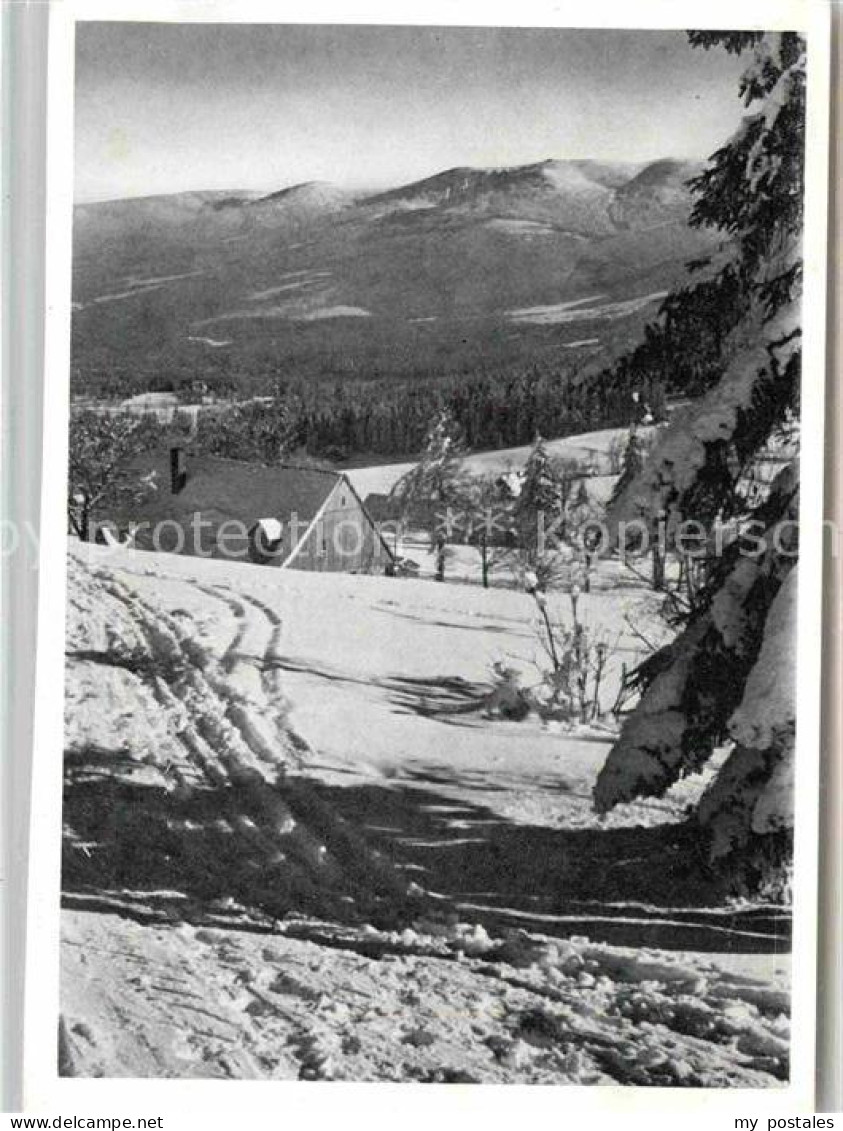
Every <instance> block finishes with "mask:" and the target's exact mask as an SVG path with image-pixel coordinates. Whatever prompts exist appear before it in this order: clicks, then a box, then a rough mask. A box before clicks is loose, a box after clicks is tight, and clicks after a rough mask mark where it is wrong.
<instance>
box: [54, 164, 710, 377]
mask: <svg viewBox="0 0 843 1131" xmlns="http://www.w3.org/2000/svg"><path fill="white" fill-rule="evenodd" d="M695 171H696V168H695V167H694V166H692V165H688V164H683V163H677V162H673V161H659V162H655V163H653V164H651V165H647V166H645V167H643V168H641V167H633V166H628V165H620V164H618V165H612V164H605V163H599V162H590V161H545V162H541V163H539V164H535V165H527V166H523V167H518V168H513V169H489V170H483V169H452V170H448V171H445V172H442V173H440V174H437V175H436V176H434V177H430V178H427V179H425V180H422V181H419V182H416V183H414V184H410V185H405V186H401V187H398V188H396V189H393V190H390V191H388V192H382V193H378V194H376V195H370V196H364V197H355V196H353V195H352V194H349V193H347V192H344V191H343V190H342V189H339V188H337V187H336V186H332V185H329V184H325V183H309V184H304V185H294V186H290V187H285V188H281V189H280V190H278V191H276V192H272V193H269V194H262V195H261V194H256V193H249V192H238V191H232V192H228V193H223V192H214V193H210V192H193V193H181V194H176V195H174V196H166V197H149V198H144V199H132V200H122V201H111V202H104V203H97V204H85V205H80V206H78V207H77V209H76V212H75V223H74V278H73V306H74V316H73V371H74V382H75V390H76V391H77V392H86V391H96V387H97V386H96V379H97V374H102V373H106V372H107V373H109V374H111V375H115V374H116V376H117V379H118V380H122V381H124V382H125V386H124V387H125V388H126V391H127V392H138V391H141V390H142V389H143V388H146V387H149V386H150V384H155V383H157V384H158V385H160V384H161V383H162V381H163V382H166V381H167V380H168V379H169V380H174V381H175V382H176V383H177V384H178V382H179V381H181V380H186V379H189V378H190V377H191V376H192V377H196V378H201V379H202V380H205V381H206V382H209V383H211V384H214V383H217V384H221V385H223V386H225V385H226V384H227V383H228V384H232V383H233V384H234V385H235V386H236V385H237V384H238V382H246V383H249V382H251V385H252V391H255V384H257V386H258V387H259V386H260V385H261V382H263V384H264V385H265V384H266V382H267V381H268V380H269V374H271V373H275V374H278V373H285V374H287V375H296V376H307V377H312V378H317V379H318V378H323V377H338V376H340V377H341V376H346V375H351V376H356V377H366V378H368V377H371V376H418V377H420V378H421V377H428V376H435V375H436V374H438V373H442V374H444V373H453V372H459V371H466V372H472V371H477V370H478V369H481V368H486V369H492V370H493V369H494V368H495V367H497V366H504V365H511V364H516V363H526V362H530V361H533V360H541V359H543V358H544V359H548V358H551V359H554V361H555V362H556V363H558V364H560V365H568V366H570V365H574V364H576V363H577V362H578V361H579V360H581V359H582V358H584V357H591V356H593V355H594V354H595V352H598V353H599V352H600V351H603V352H604V353H606V354H609V353H613V352H615V351H616V350H617V349H618V348H622V347H623V346H625V345H626V344H628V343H629V342H630V341H631V340H632V339H633V338H634V337H635V335H636V334H637V333H638V332H639V330H640V327H641V323H642V321H643V320H645V319H646V317H648V316H652V314H653V313H654V311H655V309H656V307H657V304H658V300H659V298H660V297H661V295H663V294H664V292H665V291H667V290H668V289H669V287H670V286H671V285H673V284H674V283H675V282H676V281H677V280H678V279H679V278H680V277H681V275H682V272H683V267H684V264H685V263H686V262H687V261H688V260H689V259H690V258H693V257H694V256H697V255H699V254H700V253H701V252H702V251H703V250H704V249H706V248H708V247H710V246H711V240H712V237H711V236H710V235H709V234H705V233H700V232H697V231H693V230H691V229H690V228H689V227H688V225H687V217H688V213H689V210H690V195H689V193H688V189H687V186H686V183H685V182H686V181H687V179H688V177H689V176H691V175H692V174H693V173H694V172H695ZM563 347H568V348H567V349H565V350H563Z"/></svg>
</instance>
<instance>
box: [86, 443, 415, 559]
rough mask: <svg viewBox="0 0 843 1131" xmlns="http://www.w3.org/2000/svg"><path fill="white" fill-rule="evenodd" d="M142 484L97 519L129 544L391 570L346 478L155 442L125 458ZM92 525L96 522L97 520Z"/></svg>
mask: <svg viewBox="0 0 843 1131" xmlns="http://www.w3.org/2000/svg"><path fill="white" fill-rule="evenodd" d="M132 467H133V470H134V471H136V473H137V481H138V483H143V484H145V485H146V488H145V490H144V492H143V495H142V497H141V499H140V500H139V501H135V502H132V503H126V504H123V506H122V507H121V510H120V513H114V514H110V515H103V516H102V518H103V519H106V520H108V522H107V525H114V526H118V527H124V528H125V527H127V526H129V525H131V526H132V527H135V528H136V530H135V533H134V545H135V546H136V547H137V548H138V549H149V550H157V551H164V552H171V553H181V554H192V555H196V556H200V557H215V558H225V559H227V560H239V561H252V562H255V563H259V564H262V565H272V566H276V567H279V568H281V569H301V570H317V571H320V572H342V573H391V572H392V568H393V565H394V555H393V552H392V550H391V549H390V546H389V544H388V542H387V540H386V539H385V538H384V537H383V535H382V533H381V531H380V529H379V528H378V525H377V524H376V523H375V522H374V520H373V519H372V518H371V516H370V515H369V513H368V511H367V510H366V507H365V506H364V504H363V502H362V500H361V499H360V497H359V495H358V494H357V492H356V490H355V489H354V487H353V485H352V484H351V482H350V480H349V479H348V477H347V476H346V475H345V474H343V473H342V472H339V471H332V470H326V469H323V468H318V467H310V466H306V465H301V464H281V465H278V466H266V465H263V464H258V463H247V462H244V461H240V460H233V459H226V458H224V457H222V456H212V455H205V454H202V453H191V452H190V451H189V450H188V449H187V448H185V447H172V448H169V449H166V448H163V449H159V450H156V451H153V452H147V453H144V454H143V455H140V456H138V457H137V458H136V459H135V460H134V461H133V463H132ZM100 525H102V524H100Z"/></svg>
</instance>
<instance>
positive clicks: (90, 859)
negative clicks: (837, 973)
mask: <svg viewBox="0 0 843 1131" xmlns="http://www.w3.org/2000/svg"><path fill="white" fill-rule="evenodd" d="M738 7H739V6H738ZM634 10H635V6H634V5H630V8H629V12H630V16H631V17H632V16H633V15H634ZM795 10H798V5H797V6H795ZM686 11H687V9H686ZM701 14H702V13H701ZM738 15H739V14H738V13H737V12H736V13H735V16H736V22H738V26H737V27H736V28H735V29H732V30H729V29H728V27H727V28H726V29H725V30H716V29H712V28H708V27H703V28H695V26H694V24H693V23H689V25H688V27H687V28H685V27H681V28H680V27H664V28H660V27H646V26H643V27H631V26H630V27H624V26H621V25H620V24H619V25H618V26H616V27H593V28H589V27H583V26H580V27H576V26H574V27H562V26H542V27H540V26H534V27H526V26H521V27H511V26H503V25H501V26H489V25H484V26H454V25H452V24H445V23H443V24H442V25H438V24H434V23H431V24H424V25H423V24H421V23H417V24H407V23H395V24H390V23H388V22H387V23H375V22H370V23H342V22H339V21H338V22H333V23H284V22H271V23H270V22H243V21H242V19H241V22H229V21H220V22H207V21H204V22H203V21H202V20H197V21H195V22H188V21H181V22H179V21H178V20H169V21H164V20H160V21H155V20H144V21H142V22H141V21H137V22H133V21H128V20H109V19H97V20H80V21H78V22H77V23H76V24H75V43H74V47H73V55H74V68H75V74H74V79H73V137H72V142H73V169H72V171H71V170H70V169H68V170H67V173H68V176H69V177H72V183H73V205H72V279H70V278H68V279H67V286H68V288H69V294H68V296H67V307H68V311H69V315H70V319H69V322H70V325H69V330H68V334H69V366H68V367H67V370H68V371H67V374H66V375H64V376H63V377H62V378H61V380H63V381H65V382H66V384H65V386H64V387H65V388H66V389H67V394H68V395H67V401H68V403H67V407H66V408H62V409H61V411H62V412H66V417H65V418H64V419H65V420H66V424H67V428H66V432H67V448H66V459H65V453H64V452H63V451H62V452H61V462H62V471H63V473H64V474H66V480H65V482H66V491H64V492H63V495H64V498H63V502H64V503H65V504H66V509H65V510H64V511H62V512H60V511H59V510H58V508H57V509H55V510H54V511H51V512H50V513H49V515H48V516H47V517H46V518H45V519H44V520H43V521H45V522H46V523H47V524H48V526H49V528H50V537H49V555H50V557H51V559H52V560H56V559H58V558H64V556H65V554H66V587H65V585H64V580H65V578H64V575H63V591H64V602H65V603H64V620H65V624H64V640H63V660H62V664H63V671H64V686H63V692H62V694H63V700H62V702H63V708H62V709H63V720H64V721H63V731H64V734H63V743H62V745H63V760H62V763H61V771H59V769H58V761H56V762H55V765H54V767H53V771H52V772H53V773H54V774H55V775H58V774H59V772H60V774H61V778H62V786H61V791H62V801H61V818H60V824H61V895H60V903H61V909H60V945H59V950H60V976H59V985H58V996H59V1007H58V1016H54V1018H53V1022H52V1023H53V1026H54V1029H53V1031H56V1029H57V1032H58V1041H57V1053H56V1054H55V1056H56V1058H57V1059H56V1061H55V1066H54V1071H55V1072H56V1073H57V1075H58V1077H61V1078H68V1077H74V1078H88V1079H93V1078H96V1079H97V1080H98V1081H102V1080H107V1079H113V1078H120V1079H126V1080H128V1079H142V1080H150V1079H153V1078H167V1079H171V1080H172V1079H173V1078H177V1079H182V1080H206V1081H207V1080H209V1079H213V1080H217V1081H225V1080H229V1081H255V1080H260V1081H286V1082H291V1081H299V1082H302V1083H308V1084H311V1085H312V1084H314V1083H320V1082H322V1083H324V1082H334V1081H344V1082H348V1083H369V1084H377V1083H392V1084H399V1083H400V1084H424V1083H426V1084H443V1085H444V1084H448V1085H487V1084H499V1085H500V1084H521V1085H523V1084H529V1085H556V1086H577V1087H579V1088H583V1087H586V1088H592V1089H594V1090H595V1091H599V1090H600V1089H602V1088H605V1087H607V1086H616V1087H617V1086H623V1087H625V1088H626V1089H640V1088H650V1089H707V1090H712V1091H713V1090H717V1089H742V1090H746V1089H750V1090H758V1091H760V1090H767V1091H770V1092H773V1091H776V1090H784V1089H787V1088H788V1087H789V1086H790V1085H791V1083H792V1080H793V1076H792V1057H793V1056H794V1055H796V1053H797V1052H798V1049H796V1048H794V1047H793V1046H792V1043H791V1020H792V1015H793V1011H794V993H793V987H794V981H793V978H794V974H795V970H793V969H792V963H791V950H792V939H793V937H794V934H798V932H799V931H800V930H802V931H803V932H808V931H810V930H811V929H812V921H811V916H812V914H815V913H813V912H812V911H811V906H812V905H811V903H810V897H809V896H808V895H806V899H807V900H808V902H806V903H804V904H799V902H798V899H799V898H800V889H799V885H798V884H797V882H796V880H795V878H794V877H795V875H796V873H795V871H794V852H795V853H796V857H797V861H798V860H799V854H800V851H801V852H803V854H804V859H805V861H806V863H807V865H808V867H809V869H810V868H811V867H814V869H815V865H811V862H810V857H811V853H812V852H813V851H814V846H813V845H812V837H813V835H814V831H813V827H812V824H813V819H810V820H807V821H806V823H805V825H804V833H803V831H802V827H801V826H800V821H799V819H795V817H794V813H795V811H796V812H797V813H798V812H800V810H799V809H796V810H795V803H794V789H795V783H796V782H797V781H798V780H799V779H800V775H801V774H804V775H805V782H806V786H805V788H806V790H807V795H806V796H807V802H806V806H807V807H806V808H805V809H804V810H802V811H804V812H807V813H810V812H812V810H815V809H816V807H817V804H818V801H817V796H816V794H813V795H812V793H811V789H812V786H811V782H812V781H813V780H814V779H813V774H814V769H815V768H814V760H815V758H816V757H817V751H816V749H815V748H814V747H815V746H816V744H817V739H816V728H815V720H814V718H813V708H812V707H811V703H812V700H811V688H810V687H809V688H808V689H807V692H806V694H807V696H808V697H807V699H803V698H801V694H802V693H801V691H800V688H801V683H800V681H801V680H804V679H805V677H806V675H807V674H808V672H809V669H808V668H807V667H804V668H803V667H802V659H801V657H802V656H803V655H805V654H806V653H810V652H811V651H812V646H811V643H810V635H811V633H812V632H813V631H814V630H813V627H812V626H811V625H808V626H807V628H806V626H805V625H804V624H803V623H802V622H801V620H800V617H801V613H800V612H799V610H800V609H802V608H803V604H802V602H803V601H809V600H811V599H812V594H813V593H816V592H818V586H819V571H818V568H817V564H816V555H815V553H814V552H813V551H814V550H815V549H816V544H817V528H818V526H819V523H818V522H815V521H814V519H815V518H816V515H817V511H816V510H814V509H811V510H810V519H811V522H810V529H807V528H806V522H805V514H806V511H805V509H804V508H805V507H806V506H809V507H811V508H813V503H814V501H815V499H816V498H817V497H818V496H817V490H818V486H817V484H818V482H819V479H818V478H817V468H818V466H819V465H818V460H819V461H820V462H821V459H822V457H821V454H819V455H818V453H817V449H821V447H822V434H821V430H818V429H817V427H816V422H817V420H819V421H820V429H821V415H820V416H819V417H818V416H817V415H816V412H815V408H816V402H817V399H818V398H821V396H822V388H821V380H822V378H821V374H820V379H819V384H814V385H811V384H810V382H809V380H808V377H807V370H806V373H805V374H803V365H802V358H803V336H804V335H803V308H804V304H803V276H804V278H805V285H807V281H808V277H809V276H810V271H809V270H807V269H806V270H805V271H803V261H804V260H803V247H804V243H803V235H804V226H805V215H806V213H805V210H806V184H807V182H806V148H807V138H808V131H807V126H806V103H807V96H806V89H807V84H808V80H809V77H810V75H811V68H812V66H813V56H812V50H813V44H812V41H811V40H810V37H807V36H806V34H805V30H804V27H803V26H801V25H799V26H797V24H794V25H793V27H792V29H791V28H788V27H782V26H780V24H779V23H776V24H774V25H773V27H772V30H768V31H765V30H760V28H761V25H752V26H753V30H747V29H746V28H745V27H741V26H740V23H739V20H738ZM282 18H283V15H282V13H281V10H280V9H279V15H278V19H282ZM630 22H631V23H632V22H634V20H633V19H630ZM818 50H819V49H818ZM68 184H69V182H68ZM67 191H68V192H69V191H70V189H69V187H68V190H67ZM69 211H70V210H69V209H68V213H69ZM68 240H70V234H69V233H68ZM70 274H71V272H68V275H70ZM817 314H820V311H819V308H817ZM807 352H808V346H807V343H806V348H805V353H806V355H807ZM58 387H61V386H58ZM57 411H58V409H57ZM809 412H810V413H812V414H813V415H811V416H810V417H808V416H806V414H807V413H809ZM808 419H810V420H811V421H812V422H813V423H812V424H811V425H810V427H809V426H808V425H807V424H806V420H808ZM803 430H805V431H806V436H807V439H808V443H807V444H806V448H813V449H814V451H813V458H812V462H811V464H810V469H811V478H805V476H804V475H803V481H804V485H805V491H804V492H803V494H804V495H805V496H806V498H805V499H803V498H802V497H801V496H800V486H799V485H800V465H802V467H803V470H804V468H805V467H807V466H808V465H807V460H808V459H809V458H810V455H809V453H806V455H805V459H804V460H803V459H802V458H801V451H800V448H801V433H802V431H803ZM65 468H66V472H65ZM808 543H810V544H811V546H812V548H813V549H812V553H811V557H810V561H809V562H808V564H807V565H806V564H805V561H804V556H805V551H804V547H805V546H806V545H807V544H808ZM800 546H802V548H803V564H802V566H800V564H799V562H800ZM45 552H46V550H45V547H42V554H44V553H45ZM43 560H44V559H43V558H42V561H43ZM800 571H801V572H800ZM42 583H43V582H42ZM808 591H810V592H808ZM805 607H806V608H807V607H808V606H807V605H806V606H805ZM810 607H811V608H813V605H812V606H810ZM59 619H61V618H59ZM798 621H800V624H799V633H797V622H798ZM52 627H53V631H57V632H59V633H60V632H61V628H62V626H61V624H60V623H56V624H54V625H53V626H52ZM805 631H807V633H808V636H807V637H806V636H805V635H804V633H805ZM814 650H815V649H814ZM806 662H811V661H806ZM808 682H809V683H811V684H813V685H816V684H817V680H816V677H815V675H814V676H813V677H811V678H810V679H809V680H808ZM51 694H52V695H53V696H55V695H56V694H59V690H58V689H57V688H56V687H55V686H53V687H52V688H51ZM803 702H805V703H807V704H808V707H807V709H806V712H805V715H804V717H803V715H802V714H801V713H799V711H798V710H797V705H798V704H801V703H803ZM800 711H801V707H800ZM797 715H798V716H799V717H797ZM800 744H801V745H800ZM58 757H59V752H58V751H57V752H56V759H58ZM56 835H57V834H56ZM800 836H803V838H804V839H802V840H800ZM800 907H802V908H803V911H805V909H806V916H807V917H805V915H803V919H802V926H800V920H799V917H798V914H796V913H795V909H796V911H797V912H798V909H799V908H800ZM54 915H55V916H56V917H57V918H58V916H59V910H58V908H55V911H54ZM805 938H808V935H807V934H803V939H805ZM809 941H810V940H809ZM794 965H795V964H794ZM805 970H806V971H808V967H807V966H806V967H805ZM805 1047H807V1046H805ZM51 1055H53V1054H52V1050H51ZM222 1091H223V1092H224V1091H225V1089H224V1088H223V1089H222ZM402 1094H403V1093H402Z"/></svg>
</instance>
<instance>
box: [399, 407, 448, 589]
mask: <svg viewBox="0 0 843 1131" xmlns="http://www.w3.org/2000/svg"><path fill="white" fill-rule="evenodd" d="M465 455H466V446H465V441H464V440H463V437H462V433H461V431H460V429H459V426H458V425H457V423H456V422H455V420H454V418H453V417H452V416H451V414H450V413H449V412H447V411H444V412H441V413H440V414H439V415H438V416H437V417H436V419H435V420H434V422H433V424H432V425H431V426H430V428H429V430H428V433H427V436H426V438H425V443H424V449H423V451H422V457H421V459H420V460H419V462H418V463H417V464H416V465H415V467H413V468H411V469H410V471H408V472H407V473H406V475H403V476H402V477H401V478H400V479H399V480H398V482H397V483H396V484H395V486H394V487H393V489H392V492H391V497H392V499H393V500H394V501H395V502H396V503H397V504H398V505H399V507H400V509H401V512H402V514H403V516H404V517H405V519H410V520H412V521H415V522H420V523H421V524H422V525H423V526H424V527H425V529H426V530H427V531H428V533H429V535H430V540H431V545H432V546H433V548H434V550H435V552H436V579H437V581H442V580H444V577H445V561H446V556H447V546H448V540H449V538H450V537H451V535H452V534H453V533H454V532H455V531H456V529H457V528H458V527H459V525H460V524H461V522H462V521H463V519H464V515H463V506H464V502H465V492H466V473H465V471H464V469H463V459H464V458H465Z"/></svg>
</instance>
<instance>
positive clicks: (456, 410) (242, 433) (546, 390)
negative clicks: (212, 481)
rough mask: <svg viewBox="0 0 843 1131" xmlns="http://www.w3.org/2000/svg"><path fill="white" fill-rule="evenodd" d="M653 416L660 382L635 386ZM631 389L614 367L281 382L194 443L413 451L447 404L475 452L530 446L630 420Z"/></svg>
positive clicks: (264, 456)
mask: <svg viewBox="0 0 843 1131" xmlns="http://www.w3.org/2000/svg"><path fill="white" fill-rule="evenodd" d="M635 387H636V388H637V389H638V390H639V391H640V392H641V394H642V399H643V400H644V401H646V403H647V404H648V405H649V406H650V409H651V411H652V413H653V415H654V416H655V417H656V418H659V417H661V416H663V414H664V405H665V397H664V390H663V387H662V386H661V384H660V383H659V382H653V381H642V382H638V383H637V384H636V386H635ZM638 411H639V410H638V406H637V405H636V403H635V400H634V398H633V396H632V387H630V386H624V385H623V384H620V383H617V382H614V381H613V380H612V374H611V371H608V372H607V373H605V374H598V375H596V376H595V377H593V378H591V379H590V380H583V381H575V380H572V379H571V378H570V376H569V375H566V374H564V373H562V374H560V373H558V372H555V371H553V370H550V371H546V370H542V369H541V368H538V367H535V368H533V369H530V370H527V371H525V372H522V373H516V374H512V375H502V374H485V373H481V374H478V375H476V376H473V377H469V378H464V377H463V378H452V379H450V380H442V381H438V382H433V383H427V384H424V385H413V384H409V383H408V384H403V383H398V384H396V383H395V382H387V383H384V384H381V383H378V382H375V383H373V382H366V383H365V384H360V385H348V384H346V383H342V384H336V385H334V386H333V387H332V388H326V387H325V386H322V387H320V388H319V389H318V390H316V391H314V390H313V389H312V388H308V387H307V386H306V385H302V384H301V383H295V384H286V385H279V386H278V387H277V389H276V390H275V393H274V395H273V396H272V397H271V398H270V399H262V400H258V401H251V402H246V403H244V404H240V405H237V406H234V407H230V408H224V409H220V410H218V411H208V412H205V413H202V414H201V415H200V417H199V426H198V430H197V435H196V443H197V445H198V446H199V447H201V448H202V449H204V450H207V451H210V452H214V453H216V454H219V455H227V456H231V457H234V458H244V459H245V458H252V459H255V458H257V459H261V460H263V461H266V462H271V461H272V460H273V459H274V458H281V457H282V456H283V454H284V453H285V452H288V451H291V450H299V451H306V452H307V453H308V454H309V455H312V456H316V457H322V458H327V459H333V460H340V461H341V460H345V459H349V458H352V457H355V456H356V457H359V456H361V455H367V456H368V455H372V456H377V457H402V456H408V455H414V454H416V453H417V452H418V451H419V450H420V448H421V446H422V444H423V442H424V438H425V436H426V434H427V431H428V429H429V427H430V423H431V421H432V420H434V419H436V418H437V417H438V416H439V415H441V414H442V413H443V412H447V413H448V415H449V416H450V417H452V418H453V420H454V421H455V422H456V424H457V425H458V427H459V429H460V431H461V434H462V435H463V436H464V438H465V441H466V444H467V445H468V447H469V448H471V449H472V450H475V451H478V450H483V449H494V448H505V447H516V446H519V445H522V444H529V443H532V441H533V440H534V439H535V437H536V435H537V434H538V433H541V434H542V435H543V436H546V437H556V436H566V435H575V434H576V433H579V432H587V431H590V430H593V429H597V428H603V427H611V426H620V425H624V424H627V423H629V422H630V421H631V420H633V419H635V417H636V413H637V412H638Z"/></svg>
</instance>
